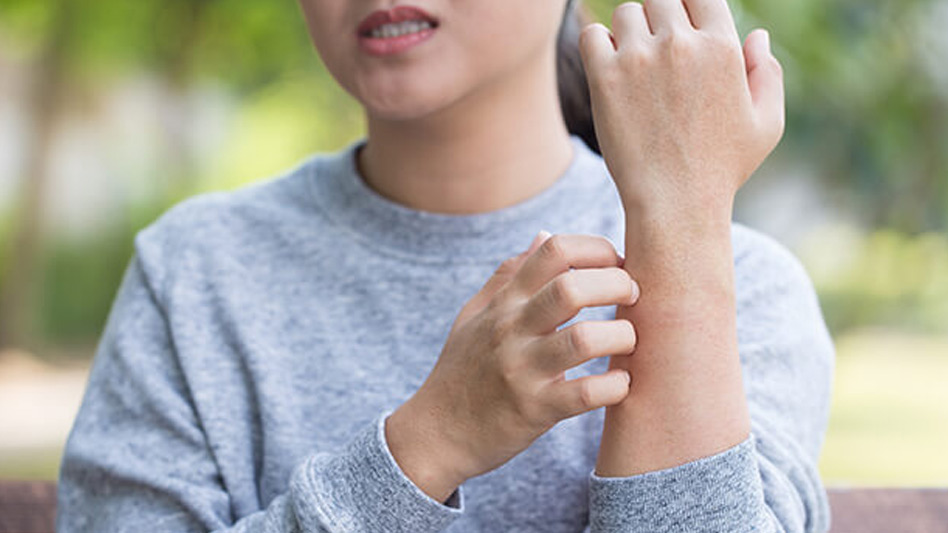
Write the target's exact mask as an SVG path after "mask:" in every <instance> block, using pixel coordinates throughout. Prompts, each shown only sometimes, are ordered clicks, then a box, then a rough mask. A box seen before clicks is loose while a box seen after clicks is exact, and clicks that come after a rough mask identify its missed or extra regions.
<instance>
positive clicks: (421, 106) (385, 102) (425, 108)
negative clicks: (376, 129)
mask: <svg viewBox="0 0 948 533" xmlns="http://www.w3.org/2000/svg"><path fill="white" fill-rule="evenodd" d="M362 106H363V108H364V109H365V111H366V113H367V114H368V115H369V116H370V117H372V118H374V119H377V120H385V121H391V122H403V121H411V120H419V119H423V118H425V117H428V116H431V115H432V114H433V113H435V112H436V111H438V109H441V108H442V107H443V103H442V102H434V101H431V100H423V99H419V98H417V97H414V98H413V97H410V96H408V97H405V98H395V99H391V98H388V99H378V100H362Z"/></svg>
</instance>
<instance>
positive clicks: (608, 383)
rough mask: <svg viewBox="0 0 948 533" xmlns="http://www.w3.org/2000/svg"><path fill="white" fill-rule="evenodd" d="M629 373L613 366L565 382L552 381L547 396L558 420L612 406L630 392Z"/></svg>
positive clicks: (630, 378) (630, 379) (630, 380)
mask: <svg viewBox="0 0 948 533" xmlns="http://www.w3.org/2000/svg"><path fill="white" fill-rule="evenodd" d="M631 382H632V376H631V375H630V374H629V373H628V371H626V370H622V369H618V368H617V369H614V370H610V371H608V372H606V373H605V374H595V375H592V376H585V377H581V378H576V379H569V380H566V381H559V382H553V383H551V384H550V385H548V386H549V387H550V388H551V391H550V399H551V401H552V402H553V405H554V407H555V409H556V411H557V414H558V415H559V418H560V420H563V419H566V418H571V417H574V416H576V415H580V414H583V413H585V412H587V411H592V410H593V409H598V408H600V407H606V406H608V405H615V404H617V403H619V402H621V401H622V400H624V399H625V398H626V396H628V395H629V386H630V384H631Z"/></svg>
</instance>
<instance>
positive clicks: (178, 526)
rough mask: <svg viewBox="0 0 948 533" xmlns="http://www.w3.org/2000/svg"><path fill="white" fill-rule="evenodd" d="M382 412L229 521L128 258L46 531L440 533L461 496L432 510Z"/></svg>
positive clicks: (151, 299)
mask: <svg viewBox="0 0 948 533" xmlns="http://www.w3.org/2000/svg"><path fill="white" fill-rule="evenodd" d="M388 414H389V412H382V413H380V414H379V415H378V416H376V418H375V419H374V420H373V421H372V422H371V423H369V424H367V425H366V426H365V427H364V428H362V429H361V430H360V431H359V432H357V434H356V435H355V436H353V437H352V438H351V440H350V441H349V442H348V443H347V445H346V446H344V447H343V448H342V450H341V451H339V452H338V453H319V452H317V451H315V450H314V453H313V454H311V455H310V456H308V457H306V458H304V459H303V460H302V461H301V462H300V463H299V464H298V465H297V466H296V467H295V469H294V471H293V474H292V476H291V478H290V480H289V483H288V487H287V490H286V491H285V492H284V493H282V494H281V495H279V496H277V497H276V498H275V499H273V500H272V501H271V502H270V503H269V505H268V506H266V508H263V509H260V510H259V511H257V512H254V513H252V514H249V515H247V516H234V512H233V506H232V505H231V501H230V498H229V495H228V491H227V487H226V486H224V485H223V482H222V478H221V476H220V475H219V472H218V468H217V465H216V463H215V458H214V455H213V454H212V452H211V450H210V449H209V446H208V442H207V440H206V438H205V435H204V431H203V429H202V426H201V422H200V417H199V416H198V413H197V412H196V409H195V407H194V403H193V401H192V400H191V396H190V392H189V388H188V384H187V380H186V376H185V375H184V373H183V372H182V370H181V367H180V365H179V364H178V361H177V356H176V354H175V349H174V343H173V340H172V339H170V338H169V333H168V327H167V322H166V318H165V314H164V311H163V309H162V307H161V305H159V303H158V299H157V298H156V297H155V293H154V291H153V288H152V286H151V284H150V283H149V280H148V276H147V275H146V271H145V269H144V268H143V267H142V264H141V261H140V258H139V257H138V256H134V257H133V258H132V260H131V262H130V264H129V266H128V268H127V270H126V272H125V275H124V277H123V280H122V284H121V287H120V289H119V293H118V295H117V297H116V299H115V302H114V304H113V307H112V310H111V312H110V315H109V319H108V323H107V325H106V328H105V331H104V333H103V336H102V339H101V340H100V343H99V346H98V348H97V352H96V356H95V360H94V363H93V368H92V372H91V376H90V378H89V384H88V387H87V390H86V393H85V397H84V398H83V402H82V406H81V408H80V411H79V414H78V415H77V418H76V421H75V424H74V426H73V429H72V432H71V434H70V437H69V440H68V442H67V445H66V450H65V454H64V457H63V462H62V467H61V471H60V479H59V505H58V517H57V531H59V532H61V533H72V532H90V533H93V532H95V533H98V532H102V531H116V532H120V531H156V532H157V531H175V532H190V531H234V532H237V531H248V532H249V531H254V532H268V533H278V532H322V531H333V532H341V531H345V532H352V533H357V532H378V531H387V532H409V531H410V532H436V531H442V530H444V529H445V528H446V527H447V526H448V525H449V524H451V523H452V522H453V521H454V520H456V519H457V518H458V517H459V516H461V514H462V512H463V510H464V505H463V494H462V492H461V490H462V489H460V488H459V489H458V490H457V491H455V492H454V494H452V496H451V497H450V498H449V499H448V501H447V502H445V503H444V504H442V503H441V502H438V501H435V500H434V499H432V498H430V497H429V496H428V495H427V494H425V493H424V492H423V491H422V490H421V489H419V488H418V487H417V486H416V485H415V484H414V483H413V482H412V481H411V480H410V479H409V478H408V477H407V476H405V474H404V473H403V472H402V471H401V470H400V468H399V467H398V465H397V463H396V462H395V459H394V457H393V456H392V454H391V452H390V451H389V449H388V446H387V443H386V442H385V433H384V423H385V419H386V418H387V415H388ZM247 438H250V436H247Z"/></svg>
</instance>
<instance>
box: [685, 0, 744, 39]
mask: <svg viewBox="0 0 948 533" xmlns="http://www.w3.org/2000/svg"><path fill="white" fill-rule="evenodd" d="M683 1H684V3H685V8H687V10H688V16H689V18H691V24H692V25H693V26H694V27H695V28H697V29H699V30H708V31H720V32H723V33H725V34H728V35H733V36H734V37H735V38H736V37H737V27H736V26H735V24H734V15H732V14H731V8H730V7H728V4H727V0H683Z"/></svg>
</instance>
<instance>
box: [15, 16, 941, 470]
mask: <svg viewBox="0 0 948 533" xmlns="http://www.w3.org/2000/svg"><path fill="white" fill-rule="evenodd" d="M586 3H587V7H588V8H590V9H591V11H592V12H593V13H594V16H595V17H596V18H599V19H600V20H603V21H606V22H608V20H609V15H610V14H611V10H612V7H614V6H615V5H617V4H618V2H616V1H613V0H586ZM731 5H732V9H733V10H734V12H735V15H736V17H737V19H738V25H739V27H740V29H741V31H742V34H744V35H746V33H747V32H749V31H750V30H751V29H753V28H754V27H757V26H764V27H767V28H769V29H770V31H771V35H772V38H773V42H774V46H775V52H776V54H777V56H778V57H779V59H780V60H781V61H782V63H783V65H784V70H785V72H786V78H787V89H788V104H787V107H788V129H787V134H786V137H785V138H784V140H783V142H782V144H781V145H780V146H779V147H778V149H777V150H776V152H775V153H774V154H773V155H772V156H771V158H770V159H769V160H768V161H767V162H766V163H765V165H764V167H762V168H761V170H760V171H759V172H758V173H757V175H756V176H755V178H754V179H752V181H751V182H750V183H749V184H748V185H747V187H746V188H745V189H744V190H743V191H742V192H741V195H740V198H739V206H738V212H737V215H736V216H737V218H738V219H739V220H741V221H743V222H746V223H748V224H750V225H751V226H754V227H757V228H759V229H761V230H763V231H765V232H767V233H770V234H771V235H774V236H775V237H777V238H778V239H779V240H780V241H782V242H783V243H785V244H786V245H788V246H789V247H791V248H792V249H793V250H794V251H795V252H796V253H797V254H798V256H799V257H800V258H801V259H802V260H803V262H804V264H805V265H806V266H807V268H808V270H809V272H810V274H811V276H812V277H813V280H814V282H815V284H816V286H817V289H818V291H819V294H820V297H821V301H822V304H823V308H824V312H825V315H826V318H827V320H828V322H829V324H830V327H831V329H832V332H833V335H834V338H835V340H836V342H837V347H838V352H839V353H838V364H837V374H836V385H835V392H834V400H833V402H834V403H833V412H832V420H831V425H830V430H829V434H828V436H827V441H826V446H825V451H824V455H823V460H822V462H821V469H822V471H823V474H824V476H825V478H826V480H827V482H828V483H830V484H833V485H946V484H948V461H946V460H945V451H946V450H948V229H946V228H948V68H946V67H948V32H946V31H945V28H948V2H946V1H944V0H793V1H779V0H731ZM524 24H529V21H524ZM362 134H363V124H362V117H361V114H360V111H359V109H358V107H357V106H356V105H355V104H354V102H353V101H351V100H350V99H349V98H348V97H347V95H346V94H345V93H344V92H342V90H341V89H339V88H338V87H337V86H336V85H335V83H334V82H333V81H332V79H331V78H330V76H329V74H328V73H327V72H326V71H325V70H324V68H323V67H322V66H321V65H320V63H319V60H318V58H317V56H316V55H315V52H313V51H312V48H311V46H310V43H309V40H308V36H307V34H306V31H305V27H304V25H303V21H302V18H301V16H300V14H299V9H298V7H297V5H296V3H295V2H292V1H290V0H284V1H275V2H261V1H259V0H135V1H132V2H130V1H128V0H121V1H120V0H97V1H96V2H80V1H79V0H4V1H3V2H2V3H0V478H54V477H55V476H56V471H57V467H58V460H59V454H60V452H61V448H62V445H63V442H64V439H65V436H66V432H67V431H68V429H69V425H70V422H71V420H72V417H73V416H74V414H75V411H76V408H77V407H78V402H79V399H80V396H81V393H82V390H83V387H84V385H85V381H84V380H85V376H86V373H87V369H88V364H89V360H90V358H91V356H92V354H93V352H94V349H95V345H96V342H97V339H98V336H99V334H100V333H101V330H102V327H103V325H104V322H105V318H106V316H107V313H108V310H109V307H110V304H111V301H112V298H113V297H114V295H115V291H116V289H117V287H118V284H119V281H120V278H121V275H122V272H123V270H124V268H125V266H126V264H127V261H128V259H129V257H130V254H131V243H132V238H133V237H134V235H135V233H136V232H137V231H138V230H140V229H141V228H142V227H144V226H145V225H147V224H148V223H149V222H151V221H152V220H154V219H155V218H156V217H157V216H158V215H159V214H160V213H161V212H162V211H164V210H165V209H167V208H168V207H169V206H171V205H172V204H174V203H175V202H177V201H179V200H181V199H183V198H185V197H188V196H191V195H194V194H198V193H201V192H204V191H209V190H219V189H231V188H235V187H239V186H241V185H243V184H247V183H249V182H252V181H254V180H259V179H262V178H265V177H268V176H272V175H275V174H277V173H279V172H281V171H283V170H285V169H288V168H290V167H292V166H293V165H295V164H296V163H298V162H300V161H301V160H302V159H303V158H304V157H306V156H307V155H308V154H312V153H314V152H320V151H334V150H337V149H339V148H341V147H343V146H345V145H347V144H348V143H350V142H351V141H352V140H354V139H356V138H357V137H359V136H361V135H362Z"/></svg>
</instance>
